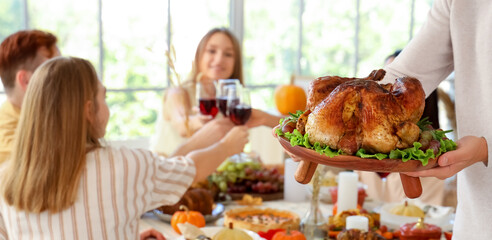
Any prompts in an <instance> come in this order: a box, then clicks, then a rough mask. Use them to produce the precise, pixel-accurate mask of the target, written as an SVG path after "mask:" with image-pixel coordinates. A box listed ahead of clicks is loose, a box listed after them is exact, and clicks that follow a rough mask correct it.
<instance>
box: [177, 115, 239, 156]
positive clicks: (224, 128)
mask: <svg viewBox="0 0 492 240" xmlns="http://www.w3.org/2000/svg"><path fill="white" fill-rule="evenodd" d="M232 127H234V124H233V123H232V122H231V120H229V118H216V119H214V120H212V121H210V122H208V123H207V124H205V125H203V127H202V128H200V129H199V130H198V131H196V132H195V133H194V134H193V135H191V137H190V138H189V139H188V140H186V142H185V143H183V144H181V145H180V146H179V147H178V149H176V151H175V152H174V153H173V154H171V156H184V155H186V154H188V153H190V152H191V151H194V150H198V149H202V148H207V147H209V146H211V145H212V144H215V143H218V142H219V141H220V139H222V138H223V137H224V136H225V135H226V134H227V132H229V130H231V129H232Z"/></svg>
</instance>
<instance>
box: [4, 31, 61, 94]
mask: <svg viewBox="0 0 492 240" xmlns="http://www.w3.org/2000/svg"><path fill="white" fill-rule="evenodd" d="M56 41H57V39H56V37H55V36H54V35H53V34H51V33H48V32H43V31H39V30H25V31H19V32H16V33H14V34H12V35H10V36H8V37H7V38H6V39H5V40H4V41H3V42H2V44H0V78H2V83H3V86H4V88H5V89H6V90H7V89H11V88H13V87H14V86H15V75H16V74H17V71H19V70H20V69H25V70H29V71H32V72H34V70H36V68H37V67H38V66H39V65H40V64H29V61H30V60H32V59H34V58H35V57H36V53H37V51H38V49H39V48H41V47H46V48H47V49H48V50H49V51H50V55H51V56H50V57H53V55H54V54H55V53H54V52H51V49H52V47H53V46H54V45H55V44H56Z"/></svg>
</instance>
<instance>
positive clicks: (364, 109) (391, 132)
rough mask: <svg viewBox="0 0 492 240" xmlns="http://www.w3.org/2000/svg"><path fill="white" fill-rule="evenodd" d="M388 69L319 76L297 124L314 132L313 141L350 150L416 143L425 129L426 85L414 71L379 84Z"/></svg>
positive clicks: (388, 148) (304, 130)
mask: <svg viewBox="0 0 492 240" xmlns="http://www.w3.org/2000/svg"><path fill="white" fill-rule="evenodd" d="M384 75H385V71H384V70H382V69H380V70H374V71H373V72H372V73H371V74H370V75H369V76H368V77H366V78H341V77H337V76H327V77H320V78H317V79H315V80H314V81H313V82H311V84H310V88H309V96H308V104H307V110H306V112H305V113H304V114H303V115H302V116H301V117H300V118H299V120H298V122H297V126H296V128H297V130H298V131H300V132H301V133H303V134H304V133H307V134H309V141H310V142H311V144H314V143H315V142H319V143H321V144H322V145H323V146H326V145H327V146H329V147H330V148H332V149H341V150H342V151H343V152H344V153H345V154H354V153H355V152H356V151H357V150H358V149H360V148H364V149H365V150H366V151H368V152H371V153H389V152H390V151H391V150H393V149H395V148H408V147H411V146H413V142H416V141H418V138H419V134H420V129H419V127H418V126H417V125H416V123H417V122H418V120H419V119H420V117H421V116H422V113H423V111H424V106H425V93H424V90H423V88H422V85H421V83H420V81H419V80H417V79H415V78H412V77H402V78H398V79H396V81H395V83H393V84H379V83H378V82H377V81H379V80H381V79H382V78H383V77H384Z"/></svg>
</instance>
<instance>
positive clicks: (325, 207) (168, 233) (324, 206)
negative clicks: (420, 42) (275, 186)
mask: <svg viewBox="0 0 492 240" xmlns="http://www.w3.org/2000/svg"><path fill="white" fill-rule="evenodd" d="M310 204H311V203H310V201H309V200H306V201H302V202H289V201H285V200H274V201H263V203H262V205H261V206H253V207H261V208H274V209H279V210H287V211H291V212H294V213H296V214H297V215H298V216H299V218H301V219H302V217H303V216H304V215H305V214H306V213H307V212H308V210H309V208H310ZM319 206H320V209H321V212H322V213H323V216H324V217H325V218H326V220H327V219H328V216H329V215H331V212H332V209H333V204H328V203H322V202H320V205H319ZM238 207H245V206H244V205H240V204H238V203H236V202H234V201H231V202H229V203H225V204H224V208H225V211H227V210H229V209H233V208H238ZM139 224H140V225H139V228H140V231H143V230H146V229H149V228H154V229H156V230H158V231H160V232H161V233H162V234H163V235H164V236H165V237H166V238H167V239H177V238H179V237H180V235H179V234H178V233H176V232H175V231H174V230H173V228H172V227H171V224H170V223H168V222H165V221H163V220H161V219H159V218H158V217H157V216H156V215H155V214H154V213H153V212H152V211H149V212H147V213H145V214H144V215H143V216H142V217H141V218H140V221H139ZM223 225H224V219H223V217H221V218H219V219H217V220H216V221H214V222H210V223H207V224H206V226H207V227H211V226H223Z"/></svg>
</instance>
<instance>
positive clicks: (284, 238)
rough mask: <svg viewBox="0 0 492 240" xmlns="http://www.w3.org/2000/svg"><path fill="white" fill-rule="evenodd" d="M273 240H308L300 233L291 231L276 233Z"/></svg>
mask: <svg viewBox="0 0 492 240" xmlns="http://www.w3.org/2000/svg"><path fill="white" fill-rule="evenodd" d="M272 240H306V237H305V236H304V234H302V233H301V232H299V231H291V230H290V229H287V231H281V232H277V233H275V235H273V238H272Z"/></svg>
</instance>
